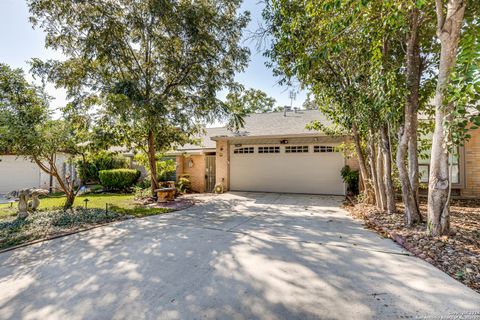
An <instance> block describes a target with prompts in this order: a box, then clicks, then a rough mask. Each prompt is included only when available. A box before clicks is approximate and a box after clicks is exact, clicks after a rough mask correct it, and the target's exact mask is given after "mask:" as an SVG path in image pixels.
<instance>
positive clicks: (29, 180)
mask: <svg viewBox="0 0 480 320" xmlns="http://www.w3.org/2000/svg"><path fill="white" fill-rule="evenodd" d="M69 159H70V157H69V155H68V154H65V153H59V154H57V158H56V162H57V168H59V169H60V170H61V173H60V174H61V176H62V177H65V176H66V175H72V174H73V175H75V166H74V165H73V164H72V163H71V162H70V161H69ZM50 186H52V188H53V189H54V190H56V189H58V184H57V181H56V180H55V179H50V175H49V174H47V173H45V172H44V171H42V170H41V169H40V168H39V167H38V166H37V164H36V163H34V162H32V161H30V160H29V159H25V158H24V157H22V156H17V155H13V154H0V194H6V193H9V192H11V191H16V190H20V189H24V188H42V189H49V188H50Z"/></svg>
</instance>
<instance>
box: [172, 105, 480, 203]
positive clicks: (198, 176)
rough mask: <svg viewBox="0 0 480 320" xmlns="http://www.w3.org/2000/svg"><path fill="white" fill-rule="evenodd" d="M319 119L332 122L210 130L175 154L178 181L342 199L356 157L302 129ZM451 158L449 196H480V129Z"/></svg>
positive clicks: (261, 119)
mask: <svg viewBox="0 0 480 320" xmlns="http://www.w3.org/2000/svg"><path fill="white" fill-rule="evenodd" d="M313 120H318V121H320V122H321V123H323V124H324V125H326V126H329V125H330V124H331V123H330V121H329V120H328V119H326V118H325V116H324V115H323V114H322V113H321V112H319V111H317V110H301V111H297V112H293V111H290V112H286V113H284V112H272V113H258V114H252V115H250V116H248V117H247V118H246V119H245V127H244V128H243V129H241V130H240V131H239V132H232V131H229V130H227V129H226V128H208V129H206V133H205V135H204V136H202V137H200V141H201V142H200V143H199V144H198V145H185V146H183V147H179V148H177V150H176V151H175V152H174V153H172V154H175V155H176V162H177V172H176V174H177V179H178V178H179V177H181V176H182V175H189V177H190V180H191V183H192V190H193V191H195V192H212V191H213V190H214V187H215V185H217V184H222V185H223V187H224V190H225V191H227V190H232V191H263V192H286V193H287V192H288V193H309V194H330V195H343V194H345V185H344V183H343V181H342V178H341V176H340V170H341V169H342V167H343V166H345V165H349V166H350V167H351V168H353V169H356V170H358V163H357V161H356V159H355V158H354V157H345V156H344V154H343V153H342V152H339V150H338V148H336V147H338V146H339V145H341V144H343V143H345V142H347V141H348V140H349V137H347V136H337V137H331V136H327V135H325V134H323V133H321V132H316V131H310V130H308V129H306V128H305V126H306V125H307V124H308V123H310V122H311V121H313ZM471 134H472V139H471V140H470V141H468V142H467V143H466V144H465V146H464V147H460V148H459V149H458V155H457V156H452V157H451V164H452V181H453V184H452V189H453V190H452V193H453V194H455V195H458V196H463V197H480V130H475V131H472V133H471ZM419 162H420V164H419V170H420V173H421V181H425V180H427V181H428V170H429V159H419Z"/></svg>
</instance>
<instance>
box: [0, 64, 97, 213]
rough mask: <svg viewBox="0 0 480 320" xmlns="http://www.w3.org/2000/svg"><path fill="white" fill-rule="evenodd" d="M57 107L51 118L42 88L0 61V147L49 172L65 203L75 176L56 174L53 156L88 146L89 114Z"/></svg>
mask: <svg viewBox="0 0 480 320" xmlns="http://www.w3.org/2000/svg"><path fill="white" fill-rule="evenodd" d="M61 111H62V117H61V118H60V119H56V120H52V119H51V117H50V114H49V110H48V97H47V95H46V94H45V92H44V91H43V89H42V88H39V87H36V86H34V85H32V84H30V83H28V82H27V81H26V80H25V78H24V75H23V72H22V71H21V70H19V69H17V70H13V69H11V68H10V67H8V66H7V65H4V64H0V149H4V150H5V149H7V150H8V151H9V152H12V153H14V154H17V155H18V156H21V157H24V158H27V159H29V160H31V161H32V162H35V163H36V164H37V165H38V166H39V168H40V169H41V170H42V171H44V172H46V173H48V174H51V175H52V176H53V177H54V178H55V179H56V180H57V182H58V184H59V185H60V188H61V189H62V191H63V192H64V193H65V194H66V195H67V201H66V203H65V206H66V207H69V206H71V204H72V203H73V199H74V198H75V190H74V189H75V180H74V179H73V178H72V177H70V176H66V177H61V176H60V174H59V173H60V172H61V169H60V168H57V161H56V156H57V154H59V153H66V154H69V155H70V156H71V157H72V158H73V157H75V156H78V155H80V154H83V153H84V152H86V150H87V149H89V147H88V141H89V130H88V129H89V117H88V115H87V114H84V113H83V114H82V113H81V112H78V111H77V110H76V109H75V108H73V107H71V106H67V107H66V108H63V109H62V110H61Z"/></svg>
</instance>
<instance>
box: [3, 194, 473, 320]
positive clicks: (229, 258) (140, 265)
mask: <svg viewBox="0 0 480 320" xmlns="http://www.w3.org/2000/svg"><path fill="white" fill-rule="evenodd" d="M200 199H203V202H201V203H199V204H198V205H195V206H194V207H192V208H190V209H187V210H185V211H180V212H176V213H171V214H167V215H162V216H155V217H149V218H144V219H136V220H130V221H124V222H120V223H115V224H112V225H109V226H107V227H102V228H97V229H94V230H91V231H88V232H83V233H80V234H76V235H73V236H68V237H64V238H59V239H56V240H52V241H48V242H44V243H42V244H38V245H34V246H30V247H26V248H23V249H19V250H15V251H11V252H8V253H4V254H0V318H2V319H7V318H9V319H110V318H114V319H124V318H130V319H396V318H408V317H410V318H415V317H424V316H448V315H451V316H452V317H454V316H458V315H460V314H463V315H464V316H465V319H477V318H478V317H480V295H479V294H477V293H475V292H474V291H472V290H470V289H468V288H467V287H465V286H463V285H462V284H461V283H459V282H457V281H455V280H453V279H451V278H450V277H448V276H447V275H445V274H444V273H442V272H441V271H439V270H437V269H436V268H434V267H432V266H431V265H429V264H427V263H425V262H423V261H422V260H420V259H417V258H415V257H411V256H408V255H407V254H406V252H404V251H403V250H402V249H400V248H399V247H398V246H397V245H395V244H394V243H393V242H392V241H390V240H388V239H383V238H381V237H379V236H378V235H377V234H375V233H373V232H371V231H368V230H365V229H363V228H362V226H361V224H360V223H358V222H356V221H354V220H352V219H351V218H350V217H348V216H347V214H346V213H345V211H344V210H342V209H341V208H340V207H339V205H340V202H341V198H338V197H323V196H309V195H280V194H266V193H230V194H224V195H220V196H204V197H200ZM457 318H458V319H460V317H457ZM457 318H456V319H457Z"/></svg>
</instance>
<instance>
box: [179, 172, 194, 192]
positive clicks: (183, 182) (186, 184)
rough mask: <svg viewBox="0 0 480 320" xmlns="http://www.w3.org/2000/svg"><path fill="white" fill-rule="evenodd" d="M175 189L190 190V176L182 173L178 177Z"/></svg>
mask: <svg viewBox="0 0 480 320" xmlns="http://www.w3.org/2000/svg"><path fill="white" fill-rule="evenodd" d="M177 189H178V191H180V192H184V193H185V192H190V190H191V189H192V182H191V181H190V176H189V175H183V176H182V177H180V179H178V183H177Z"/></svg>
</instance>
